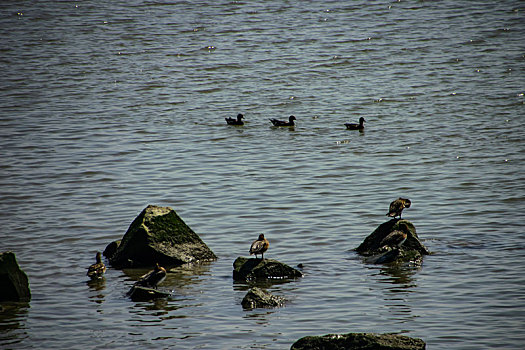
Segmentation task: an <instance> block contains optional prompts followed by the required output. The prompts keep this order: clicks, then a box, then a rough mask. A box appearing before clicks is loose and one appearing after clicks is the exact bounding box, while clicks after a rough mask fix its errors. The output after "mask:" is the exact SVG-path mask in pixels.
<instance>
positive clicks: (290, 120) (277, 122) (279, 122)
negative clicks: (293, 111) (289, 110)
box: [270, 115, 297, 126]
mask: <svg viewBox="0 0 525 350" xmlns="http://www.w3.org/2000/svg"><path fill="white" fill-rule="evenodd" d="M294 120H297V119H295V116H293V115H291V116H289V117H288V121H287V122H285V121H284V120H278V119H270V121H271V122H272V124H273V125H274V126H294V125H295V123H294V122H293V121H294Z"/></svg>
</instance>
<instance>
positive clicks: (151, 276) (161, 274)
mask: <svg viewBox="0 0 525 350" xmlns="http://www.w3.org/2000/svg"><path fill="white" fill-rule="evenodd" d="M165 278H166V269H165V268H163V267H162V266H159V263H157V264H156V266H155V269H154V270H151V271H150V272H148V273H147V274H145V275H143V276H142V277H140V279H139V280H138V281H137V282H135V286H142V287H147V288H154V289H157V285H158V284H159V283H161V282H162V281H164V279H165Z"/></svg>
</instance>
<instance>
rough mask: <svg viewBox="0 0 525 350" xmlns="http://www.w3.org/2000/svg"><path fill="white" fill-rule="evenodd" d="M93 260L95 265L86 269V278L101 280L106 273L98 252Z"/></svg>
mask: <svg viewBox="0 0 525 350" xmlns="http://www.w3.org/2000/svg"><path fill="white" fill-rule="evenodd" d="M95 259H96V263H94V264H93V265H91V266H90V267H88V272H87V276H88V277H89V278H91V279H92V280H96V279H99V278H102V276H103V275H104V273H105V272H106V265H104V263H103V262H102V255H101V254H100V252H97V255H96V257H95Z"/></svg>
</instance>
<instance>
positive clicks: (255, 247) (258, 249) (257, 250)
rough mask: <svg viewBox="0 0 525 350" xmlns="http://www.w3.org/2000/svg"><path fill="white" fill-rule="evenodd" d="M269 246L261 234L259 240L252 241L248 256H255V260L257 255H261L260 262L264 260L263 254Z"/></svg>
mask: <svg viewBox="0 0 525 350" xmlns="http://www.w3.org/2000/svg"><path fill="white" fill-rule="evenodd" d="M269 246H270V242H268V240H267V239H266V238H264V234H262V233H261V234H260V235H259V238H257V240H255V241H253V243H252V245H251V246H250V255H252V254H255V258H256V259H257V254H261V256H262V260H264V252H265V251H267V250H268V247H269Z"/></svg>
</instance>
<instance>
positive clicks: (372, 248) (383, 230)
mask: <svg viewBox="0 0 525 350" xmlns="http://www.w3.org/2000/svg"><path fill="white" fill-rule="evenodd" d="M400 225H404V226H405V227H406V228H407V229H408V232H407V238H406V240H405V242H404V243H403V244H402V245H401V246H400V247H399V248H386V247H382V246H381V242H382V241H383V239H384V238H385V237H386V236H388V235H389V234H390V233H391V232H392V231H396V230H398V229H399V226H400ZM355 250H356V251H357V252H358V253H359V254H361V255H364V256H366V257H367V259H366V260H365V261H367V262H370V263H375V264H386V263H394V262H396V263H397V262H399V263H415V264H419V263H421V261H422V259H423V255H428V254H430V252H429V251H428V249H427V248H426V247H425V246H424V245H423V243H421V241H420V240H419V237H418V236H417V233H416V228H415V226H414V225H413V224H412V223H411V222H410V221H408V220H397V219H392V220H389V221H387V222H385V223H383V224H381V225H379V226H378V227H377V228H376V229H375V230H374V232H372V233H371V234H370V235H369V236H368V237H366V238H365V240H364V241H363V243H361V244H360V245H359V247H357V248H356V249H355Z"/></svg>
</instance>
